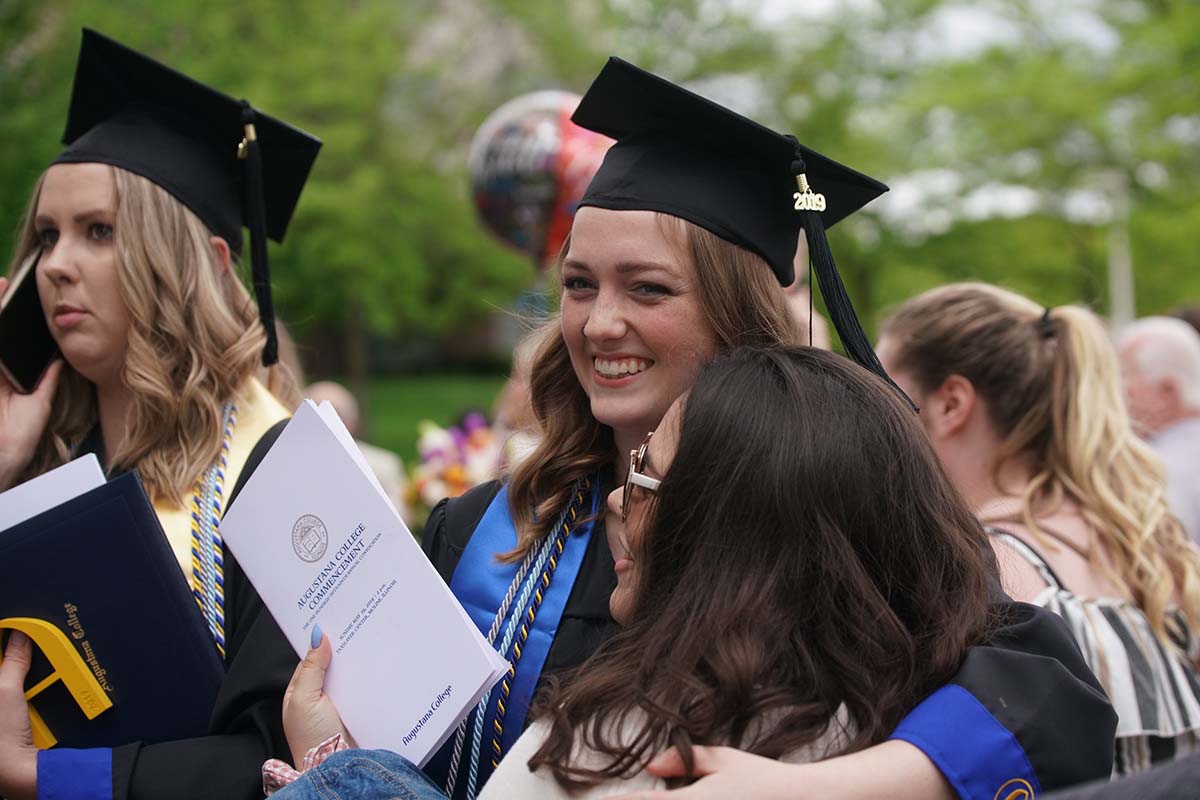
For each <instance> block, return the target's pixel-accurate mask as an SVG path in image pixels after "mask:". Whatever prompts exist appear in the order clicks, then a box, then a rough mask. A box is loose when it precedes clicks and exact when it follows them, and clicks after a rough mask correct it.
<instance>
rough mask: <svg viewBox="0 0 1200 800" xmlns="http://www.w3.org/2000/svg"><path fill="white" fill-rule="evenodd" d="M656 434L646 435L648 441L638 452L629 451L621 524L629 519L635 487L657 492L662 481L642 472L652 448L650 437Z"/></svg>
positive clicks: (622, 497) (643, 443) (622, 495)
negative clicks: (647, 454)
mask: <svg viewBox="0 0 1200 800" xmlns="http://www.w3.org/2000/svg"><path fill="white" fill-rule="evenodd" d="M653 435H654V432H653V431H651V432H650V433H648V434H646V440H645V441H643V442H642V444H641V446H640V447H638V449H637V450H630V451H629V472H628V473H626V475H625V491H624V492H622V493H621V522H624V521H625V520H626V519H628V518H629V497H630V492H632V491H633V487H634V486H641V487H642V488H643V489H645V490H646V491H648V492H657V491H658V487H659V486H661V485H662V481H660V480H658V479H657V478H651V477H650V476H649V475H647V474H646V473H644V472H643V471H642V470H643V469H644V468H645V466H646V450H647V449H648V448H649V447H650V437H651V436H653Z"/></svg>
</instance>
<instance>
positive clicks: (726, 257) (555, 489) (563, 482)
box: [506, 214, 801, 560]
mask: <svg viewBox="0 0 1200 800" xmlns="http://www.w3.org/2000/svg"><path fill="white" fill-rule="evenodd" d="M659 223H660V224H661V225H662V226H663V232H664V234H665V235H667V236H668V237H669V238H670V239H671V240H672V241H677V242H679V250H680V258H681V259H683V260H684V261H685V262H686V263H688V264H690V265H691V267H692V269H693V270H694V271H695V286H696V291H697V293H698V295H699V299H700V306H701V308H702V309H703V312H704V318H705V319H707V320H708V322H709V324H710V325H711V326H712V329H713V333H714V335H715V336H714V338H715V340H716V343H717V352H718V353H720V352H728V351H729V350H731V349H732V348H734V347H737V346H739V345H753V346H773V345H785V344H799V343H800V341H801V336H800V333H799V331H798V329H797V328H796V326H795V324H794V323H793V322H792V319H791V316H790V315H789V313H788V309H787V304H786V301H785V299H784V295H783V290H782V289H781V288H780V286H779V283H778V281H776V280H775V277H774V274H773V273H772V272H771V269H770V267H768V266H767V263H766V262H765V261H763V260H762V258H760V257H759V256H757V255H755V254H753V253H751V252H750V251H748V250H744V249H742V248H740V247H738V246H736V245H733V244H730V243H729V242H726V241H725V240H724V239H721V238H720V237H718V236H716V235H715V234H713V233H710V232H709V231H707V230H705V229H703V228H701V227H699V226H697V225H693V224H692V223H690V222H686V221H684V220H682V219H679V218H678V217H672V216H669V215H667V214H660V215H659ZM569 249H570V239H568V240H567V242H566V243H565V244H564V245H563V248H562V251H561V253H560V255H559V259H558V265H557V266H556V268H555V274H556V277H558V279H559V281H560V283H561V267H562V261H563V258H565V256H566V253H567V251H568V250H569ZM536 335H538V336H539V337H540V340H541V346H540V347H539V348H538V350H537V354H536V355H535V356H534V361H533V368H532V372H531V378H530V394H531V396H532V399H533V411H534V414H535V415H536V417H537V421H538V426H539V430H540V432H541V434H542V440H541V443H540V444H539V445H538V447H537V449H536V450H534V451H533V453H531V454H530V455H529V456H528V457H527V458H526V459H525V460H524V461H522V462H521V464H519V465H518V466H517V468H516V469H515V470H514V471H513V473H512V476H511V478H510V481H509V487H508V492H509V505H510V509H511V512H512V517H513V522H514V523H515V525H516V529H517V536H518V544H517V548H516V549H515V550H514V551H513V552H512V553H508V554H506V557H507V558H509V559H513V560H519V559H520V558H522V557H523V556H524V554H525V553H526V552H528V550H529V549H530V548H531V547H533V546H535V545H536V544H537V543H538V542H539V541H541V540H542V539H543V538H544V537H545V536H546V534H547V533H548V532H549V529H550V527H551V526H553V525H554V521H555V518H556V517H557V515H558V513H559V512H560V511H561V510H562V509H563V508H564V507H565V506H566V504H567V503H568V502H569V500H570V495H571V489H572V487H573V486H574V485H575V482H576V481H577V480H579V479H581V478H585V477H589V476H592V475H595V474H596V473H597V472H602V473H604V472H609V471H611V468H612V464H613V459H614V458H615V457H616V444H615V443H614V441H613V433H612V429H611V428H609V427H608V426H606V425H602V424H601V423H599V422H597V421H596V418H595V417H593V416H592V409H591V403H590V401H589V400H588V396H587V394H586V393H585V392H584V390H583V387H582V386H581V385H580V383H579V380H578V378H576V376H575V372H574V369H573V368H572V366H571V356H570V353H569V352H568V351H567V345H566V342H565V341H564V339H563V336H562V328H561V324H560V320H559V317H558V315H557V314H556V315H554V316H553V317H552V318H551V319H550V320H549V321H548V322H546V324H545V327H544V329H543V330H542V331H541V332H539V333H538V334H536Z"/></svg>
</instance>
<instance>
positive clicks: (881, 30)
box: [0, 0, 1200, 459]
mask: <svg viewBox="0 0 1200 800" xmlns="http://www.w3.org/2000/svg"><path fill="white" fill-rule="evenodd" d="M84 25H87V26H91V27H94V28H96V29H98V30H100V31H102V32H104V33H106V34H108V35H110V36H113V37H114V38H117V39H119V40H121V41H123V42H125V43H127V44H129V45H131V46H133V47H136V48H138V49H140V50H143V51H145V52H147V53H149V54H151V55H153V56H155V57H158V58H160V59H162V60H164V61H166V62H167V63H169V64H171V65H172V66H175V67H177V68H179V69H181V70H183V71H185V72H188V73H191V74H193V75H195V76H196V77H198V78H200V79H202V80H204V81H206V82H209V83H211V84H213V85H215V86H217V87H219V88H221V89H222V90H224V91H226V92H228V93H229V94H232V95H234V96H238V97H242V96H244V97H247V98H249V99H251V100H252V101H253V102H254V103H255V105H257V106H258V107H260V108H262V109H264V110H265V111H267V112H269V113H272V114H274V115H277V116H279V117H282V118H283V119H286V120H289V121H291V122H293V123H295V124H297V125H299V126H301V127H304V128H306V129H308V130H311V131H313V132H314V133H316V134H317V135H319V136H321V137H322V138H323V139H324V141H325V146H324V149H323V151H322V154H321V156H320V158H319V159H318V161H317V164H316V167H315V170H314V173H313V176H312V180H311V181H310V183H309V185H308V187H307V189H306V190H305V193H304V195H303V197H302V199H301V203H300V207H299V210H298V212H297V215H296V218H295V220H294V221H293V224H292V226H291V228H290V229H289V231H288V238H287V242H286V243H285V244H284V245H283V246H281V247H276V248H274V249H273V252H272V272H273V280H274V284H275V287H276V305H277V309H278V310H279V313H280V316H281V318H282V319H283V320H285V321H286V322H287V324H288V325H289V327H290V328H291V331H292V333H293V335H294V337H295V338H296V340H297V342H298V343H299V345H300V352H301V355H302V357H303V359H304V362H305V366H306V368H307V371H308V373H309V375H308V377H309V378H316V377H323V376H331V375H332V376H340V377H342V378H343V379H344V380H347V381H348V382H349V383H350V384H351V385H352V386H354V388H356V390H357V391H358V393H359V394H360V396H362V397H365V399H366V400H367V405H368V413H367V418H368V419H369V421H370V430H369V431H368V433H369V438H372V439H375V440H376V441H378V442H380V443H381V444H384V445H385V446H389V447H393V448H395V449H397V450H399V451H400V453H401V455H402V456H404V457H405V458H406V459H411V458H412V457H413V455H412V449H411V448H412V441H413V439H414V438H415V435H416V433H415V420H416V419H418V418H420V417H423V416H431V415H432V416H433V417H434V418H435V419H436V420H437V421H441V422H450V421H453V420H454V419H455V418H456V417H457V415H458V413H459V412H460V411H463V410H466V409H467V408H468V407H477V408H485V409H486V408H488V407H489V406H490V404H491V401H492V397H493V395H494V392H495V390H496V389H497V388H498V386H499V381H500V377H499V376H502V375H503V373H504V371H505V369H506V363H505V358H504V355H503V352H502V351H500V352H497V348H496V347H495V346H494V339H495V337H496V327H495V324H494V320H495V318H496V316H497V314H498V312H500V311H502V310H504V309H508V308H511V307H512V306H513V304H514V302H515V301H516V299H517V298H518V296H519V295H521V294H522V293H528V292H529V291H530V290H531V289H532V290H536V286H537V284H536V281H537V272H536V269H535V268H534V266H533V265H532V264H531V263H530V262H529V260H528V259H527V258H525V257H522V256H519V255H517V254H515V253H514V252H512V251H510V250H508V249H506V248H505V247H504V246H502V245H501V244H499V243H498V242H497V241H496V240H494V239H493V238H492V237H491V236H490V235H489V234H488V233H486V232H485V231H484V230H483V229H482V227H481V225H480V224H479V223H478V221H477V220H476V217H475V213H474V209H473V207H472V203H471V197H470V189H469V182H468V176H467V169H466V154H467V149H468V146H469V143H470V140H471V137H472V135H473V133H474V132H475V131H476V129H477V128H478V126H479V124H480V123H481V122H482V120H483V119H484V118H485V117H486V116H487V115H488V114H489V113H490V112H491V111H492V110H494V109H495V108H496V107H497V106H499V105H500V104H501V103H503V102H505V101H507V100H508V99H510V98H512V97H514V96H516V95H519V94H523V93H526V92H530V91H534V90H537V89H544V88H562V89H568V90H571V91H574V92H580V93H581V92H582V91H584V90H585V89H586V88H587V85H588V82H589V81H590V79H591V78H592V77H593V76H594V75H595V74H596V72H597V71H598V70H599V68H600V66H601V65H602V64H603V61H604V58H605V57H606V56H608V55H609V54H617V55H621V56H623V57H625V58H627V59H629V60H631V61H634V62H635V63H638V64H640V65H641V66H644V67H646V68H648V69H651V70H654V71H657V72H660V73H662V74H664V75H666V76H667V77H669V78H672V79H674V80H677V81H683V82H687V83H688V85H689V86H691V87H692V88H694V89H696V90H697V91H700V92H701V93H703V94H707V95H709V96H711V97H713V98H714V99H716V100H718V101H720V102H723V103H726V104H729V105H732V106H734V107H735V108H737V109H738V110H740V111H742V112H744V113H747V114H749V115H751V116H754V117H755V118H757V119H759V120H761V121H763V122H764V123H766V124H768V125H771V126H774V127H776V128H778V129H781V130H788V131H791V132H794V133H795V134H796V135H797V136H798V137H799V138H800V139H801V141H803V142H805V143H806V144H808V145H810V146H812V147H813V148H815V149H817V150H819V151H822V152H824V153H826V154H828V155H830V156H831V157H833V158H835V159H837V160H839V161H842V162H844V163H847V164H850V165H852V166H854V167H856V168H858V169H860V170H861V171H863V172H866V173H868V174H870V175H873V176H876V177H879V178H880V179H882V180H884V181H885V182H887V183H889V184H890V185H891V186H892V189H893V191H892V192H891V193H890V194H889V195H887V196H885V197H884V198H881V199H880V200H879V201H876V202H875V203H873V204H872V205H871V206H870V207H868V208H867V209H866V210H865V211H864V212H863V213H860V214H857V215H855V217H853V218H851V219H849V220H847V221H846V222H844V223H842V224H840V225H838V226H837V227H836V228H835V229H833V231H831V233H830V239H831V244H832V247H833V250H834V252H835V253H836V255H837V258H838V263H839V266H840V267H841V269H842V271H843V273H844V276H845V280H846V283H847V287H848V289H849V291H850V295H851V297H852V298H853V299H854V302H855V304H856V306H857V307H858V308H859V310H860V313H861V315H862V317H863V319H864V322H865V324H866V325H867V327H868V329H871V328H873V326H874V324H875V323H876V322H877V321H878V319H879V317H880V315H881V314H882V312H883V311H884V310H885V309H886V308H887V307H889V306H890V305H892V304H894V303H896V302H898V301H900V300H902V299H903V298H905V297H908V296H910V295H912V294H914V293H916V292H918V291H921V290H923V289H925V288H928V287H930V286H934V285H936V284H939V283H943V282H946V281H949V280H961V279H966V278H976V279H981V280H987V281H992V282H996V283H1001V284H1005V285H1007V286H1010V287H1012V288H1014V289H1017V290H1018V291H1022V292H1025V293H1028V294H1031V295H1032V296H1034V297H1035V298H1037V299H1038V300H1040V301H1042V302H1045V303H1047V304H1059V303H1066V302H1071V301H1082V302H1085V303H1088V304H1090V305H1092V306H1093V307H1094V308H1096V309H1097V310H1098V311H1100V312H1101V313H1105V314H1109V313H1112V314H1113V315H1114V316H1116V317H1117V318H1121V317H1122V316H1126V315H1128V314H1129V313H1130V310H1132V311H1133V312H1134V313H1136V314H1139V315H1140V314H1147V313H1156V312H1164V311H1168V310H1170V309H1172V308H1174V307H1176V306H1178V305H1181V304H1184V303H1189V302H1197V301H1200V270H1197V269H1196V260H1197V258H1196V254H1197V244H1198V239H1200V193H1198V192H1197V183H1198V181H1200V77H1198V76H1200V3H1196V2H1193V1H1191V0H1189V1H1187V2H1170V1H1169V0H1163V1H1161V2H1149V1H1147V2H1135V1H1134V0H978V2H970V3H964V2H946V1H943V0H886V1H885V0H874V1H872V0H840V1H839V2H832V1H831V0H822V1H818V0H807V1H806V2H800V0H795V2H789V1H788V0H766V1H765V2H754V1H752V0H724V1H722V0H653V1H651V0H441V1H440V2H434V1H432V0H401V1H399V2H398V1H397V0H354V1H353V2H328V1H327V0H255V2H253V3H236V4H235V3H219V2H185V1H184V0H153V2H150V0H130V1H128V2H114V1H113V0H104V2H101V1H100V0H76V1H75V2H71V1H68V0H38V1H37V2H31V1H30V0H0V154H2V156H0V252H3V253H5V254H8V253H10V252H11V240H12V234H13V231H14V229H15V227H16V224H17V221H18V219H19V217H20V215H21V213H22V211H23V209H24V206H25V203H26V202H27V198H28V195H29V191H30V189H31V187H32V186H33V183H34V181H35V180H36V178H37V176H38V174H39V173H40V172H41V170H42V169H44V167H45V165H46V164H47V163H48V161H49V160H50V159H51V158H53V157H54V155H55V154H56V153H57V152H58V150H59V148H60V145H59V137H60V135H61V131H62V127H63V124H64V119H65V109H66V106H67V100H68V96H69V91H70V86H71V76H72V69H73V65H74V59H75V55H76V52H77V49H78V43H79V29H80V27H81V26H84ZM1114 270H1115V274H1117V275H1120V274H1123V273H1126V272H1128V273H1129V274H1131V275H1132V292H1129V291H1128V287H1129V282H1128V281H1124V282H1123V281H1121V280H1118V281H1116V282H1115V283H1113V282H1111V281H1110V272H1112V271H1114Z"/></svg>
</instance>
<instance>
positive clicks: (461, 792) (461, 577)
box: [426, 479, 601, 798]
mask: <svg viewBox="0 0 1200 800" xmlns="http://www.w3.org/2000/svg"><path fill="white" fill-rule="evenodd" d="M600 496H601V492H600V491H599V483H598V482H597V481H595V480H594V479H593V480H592V481H590V482H588V484H587V485H586V486H582V485H581V486H580V487H576V493H575V495H574V497H573V502H572V503H571V506H570V507H569V508H568V509H567V510H566V511H565V512H564V513H563V517H564V519H562V520H560V521H559V526H556V529H555V530H552V531H551V532H550V535H549V537H548V539H547V541H546V542H545V543H544V544H543V546H542V547H540V548H539V551H543V553H541V554H540V556H541V557H540V558H532V559H531V563H532V566H533V568H531V569H527V571H526V575H525V576H524V579H523V580H521V581H520V582H518V581H517V578H518V573H519V572H520V571H521V564H520V563H516V564H512V563H503V562H500V561H499V560H498V559H497V556H498V554H500V553H507V552H510V551H512V550H513V549H514V548H515V547H516V546H517V531H516V527H515V526H514V524H513V521H512V515H511V514H510V513H509V507H508V489H507V487H505V488H502V489H501V490H500V492H499V493H497V495H496V497H495V498H493V500H492V502H491V505H489V506H488V508H487V511H485V512H484V515H483V518H482V519H480V521H479V524H478V525H477V526H476V528H475V531H474V533H473V534H472V535H471V539H470V541H469V542H468V543H467V547H466V549H465V550H464V551H463V554H462V557H461V558H460V559H459V562H458V565H457V566H456V567H455V569H454V575H453V577H452V578H451V580H450V589H451V591H453V592H454V596H455V597H457V598H458V601H459V602H460V603H462V606H463V608H464V609H466V612H467V614H468V615H469V616H470V617H471V620H472V621H473V622H474V623H475V625H476V626H477V627H478V628H479V630H480V632H481V633H482V634H483V635H484V636H485V637H486V636H487V635H488V633H489V632H490V631H492V629H493V626H494V623H495V622H496V616H497V611H498V610H499V609H500V608H501V606H502V605H504V602H505V598H506V596H511V598H512V599H511V601H510V606H509V609H508V612H507V614H505V618H504V620H503V622H502V623H501V624H500V626H499V633H498V634H497V635H496V636H495V641H494V642H493V646H494V647H495V648H496V649H497V650H498V651H499V652H500V653H501V655H503V656H504V657H505V658H506V659H508V662H509V663H510V664H515V670H514V671H510V672H509V673H508V674H507V675H506V676H505V677H504V679H502V680H501V682H500V684H497V686H496V687H495V688H494V689H493V690H492V692H491V693H490V695H489V696H488V702H487V708H486V711H485V713H484V718H483V721H482V724H479V722H478V720H477V715H478V709H477V710H476V711H473V712H472V713H471V715H470V716H469V717H468V718H467V721H466V723H465V724H466V730H467V735H466V736H465V744H464V743H460V750H461V760H460V761H459V763H458V769H457V771H456V772H457V774H456V775H455V776H454V778H453V779H452V781H451V784H450V785H451V786H452V787H453V789H454V791H453V795H452V796H453V797H454V798H463V797H473V796H474V794H475V792H476V791H478V789H479V788H482V786H483V784H484V783H485V782H486V781H487V779H488V777H490V776H491V774H492V771H493V770H494V769H495V763H496V762H498V761H499V760H500V757H501V756H502V755H503V754H504V753H507V752H508V751H509V749H511V747H512V745H513V743H514V742H516V740H517V738H518V737H520V735H521V732H522V731H523V730H524V728H525V717H526V715H527V714H528V711H529V704H530V702H531V700H532V699H533V693H534V690H535V689H536V687H537V683H538V679H539V678H540V677H541V674H542V667H543V666H544V665H545V663H546V655H547V654H548V653H549V652H550V645H551V643H552V642H553V641H554V636H555V634H556V633H557V632H558V625H559V622H560V621H561V620H562V615H563V610H564V609H565V608H566V605H567V598H568V597H570V595H571V590H572V589H573V588H574V586H575V579H576V577H577V576H578V574H579V567H580V565H581V564H582V563H583V555H584V552H585V551H586V550H587V546H588V542H589V541H590V540H591V536H592V527H593V526H592V520H593V519H594V518H595V517H596V514H597V511H598V510H599V507H600ZM539 564H540V566H539ZM514 589H515V590H516V591H515V592H514ZM506 631H509V632H510V633H511V634H514V635H513V636H512V637H511V638H512V641H511V642H510V643H509V646H508V647H507V648H504V647H503V641H504V639H505V638H506V637H505V632H506ZM481 705H482V704H481ZM473 730H474V731H475V735H474V737H473V736H472V734H471V732H472V731H473ZM479 731H482V742H480V741H478V739H479V738H480V737H479ZM458 738H460V739H462V738H464V737H463V736H461V735H460V736H459V737H458ZM473 738H474V739H475V740H476V741H472V739H473ZM454 747H455V737H453V736H452V737H451V738H450V741H449V742H447V744H446V746H445V747H443V748H442V749H441V751H440V752H439V753H438V754H437V755H436V756H435V757H434V759H433V760H432V761H431V762H430V763H429V764H428V765H427V766H426V772H427V773H428V774H429V775H430V777H432V778H433V779H434V780H435V781H437V782H439V783H445V778H446V776H447V775H448V773H449V771H450V766H451V752H452V750H453V749H454Z"/></svg>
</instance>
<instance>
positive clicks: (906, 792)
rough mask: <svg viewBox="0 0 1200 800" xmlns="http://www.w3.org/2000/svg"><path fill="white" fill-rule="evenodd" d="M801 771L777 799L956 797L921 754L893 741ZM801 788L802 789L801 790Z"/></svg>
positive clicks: (931, 799) (949, 799)
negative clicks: (791, 784) (793, 783)
mask: <svg viewBox="0 0 1200 800" xmlns="http://www.w3.org/2000/svg"><path fill="white" fill-rule="evenodd" d="M802 770H803V771H802V772H798V773H797V775H796V779H797V783H796V784H795V785H794V786H793V787H791V790H790V791H787V792H786V793H780V794H778V795H777V796H778V798H779V800H797V799H798V798H801V797H828V798H834V799H835V800H878V798H880V797H920V798H922V800H958V794H957V793H956V792H955V791H954V790H953V789H952V788H951V787H950V784H949V783H948V782H947V781H946V778H945V777H944V776H943V775H942V773H941V772H940V771H939V770H938V768H937V767H936V766H934V764H933V762H932V761H930V760H929V759H928V758H926V756H925V754H924V753H922V752H921V751H920V750H918V749H917V748H916V747H914V746H913V745H911V744H909V743H908V742H904V741H900V740H896V739H893V740H890V741H887V742H884V743H882V744H879V745H876V746H875V747H871V748H868V749H866V750H860V751H859V752H857V753H851V754H850V755H845V756H838V757H837V758H831V759H828V760H826V761H819V762H816V763H814V764H805V765H803V767H802ZM800 781H803V783H800ZM801 786H803V787H804V788H803V789H802V790H801V789H800V787H801ZM814 789H816V790H815V791H814Z"/></svg>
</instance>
